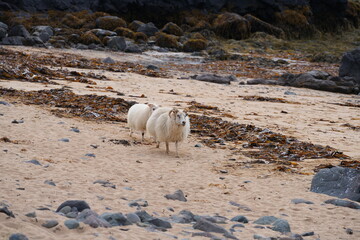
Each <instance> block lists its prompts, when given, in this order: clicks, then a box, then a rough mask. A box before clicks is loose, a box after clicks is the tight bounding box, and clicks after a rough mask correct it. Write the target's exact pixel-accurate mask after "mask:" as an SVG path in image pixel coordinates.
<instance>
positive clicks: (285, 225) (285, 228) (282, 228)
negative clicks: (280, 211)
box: [271, 219, 291, 233]
mask: <svg viewBox="0 0 360 240" xmlns="http://www.w3.org/2000/svg"><path fill="white" fill-rule="evenodd" d="M271 229H272V230H274V231H276V232H281V233H288V232H291V230H290V225H289V222H288V221H287V220H284V219H278V220H276V221H275V222H274V223H273V224H272V227H271Z"/></svg>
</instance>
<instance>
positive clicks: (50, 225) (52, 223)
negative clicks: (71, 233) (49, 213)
mask: <svg viewBox="0 0 360 240" xmlns="http://www.w3.org/2000/svg"><path fill="white" fill-rule="evenodd" d="M58 224H59V222H58V221H56V220H47V221H45V222H44V223H43V224H41V226H43V227H45V228H53V227H55V226H57V225H58Z"/></svg>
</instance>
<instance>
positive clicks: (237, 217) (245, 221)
mask: <svg viewBox="0 0 360 240" xmlns="http://www.w3.org/2000/svg"><path fill="white" fill-rule="evenodd" d="M230 221H232V222H242V223H248V222H249V220H248V219H247V218H246V217H245V216H243V215H239V216H236V217H233V218H232V219H231V220H230Z"/></svg>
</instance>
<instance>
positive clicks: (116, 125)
mask: <svg viewBox="0 0 360 240" xmlns="http://www.w3.org/2000/svg"><path fill="white" fill-rule="evenodd" d="M8 48H9V49H12V50H16V51H23V52H26V53H31V54H45V55H46V54H50V53H51V54H55V55H56V54H59V55H61V54H62V53H67V52H68V51H69V50H60V49H56V50H49V49H41V50H39V49H36V48H28V47H8ZM72 54H75V55H80V54H81V57H84V58H100V59H102V58H105V57H107V56H109V55H111V58H113V59H114V60H117V61H122V60H123V61H125V60H126V61H130V60H129V59H137V61H139V62H141V63H144V61H145V60H146V61H147V59H145V60H144V59H142V58H141V55H138V56H137V55H136V54H133V55H130V54H128V55H126V54H125V53H121V54H120V53H119V54H116V53H111V54H110V53H107V52H96V51H90V50H89V51H88V50H83V51H80V50H76V51H75V50H74V51H73V52H72ZM123 55H124V56H123ZM125 55H126V56H125ZM155 58H156V57H155ZM151 61H152V60H151V59H150V62H151ZM49 68H51V69H54V70H56V68H55V67H51V66H49ZM68 70H69V71H71V70H76V71H78V72H83V73H87V72H92V73H95V74H101V75H104V76H106V78H107V79H106V80H99V79H91V80H92V81H94V82H96V85H91V88H89V84H84V83H80V82H71V81H64V80H62V79H58V80H56V79H55V80H52V81H53V82H55V83H57V85H55V84H51V83H50V84H43V83H33V82H27V81H13V80H3V79H0V87H1V88H3V89H4V88H6V89H10V88H12V89H15V90H23V91H38V90H50V89H60V88H63V87H66V88H67V89H69V90H71V91H72V92H73V93H75V94H76V95H85V94H93V95H100V96H108V97H112V98H123V99H124V100H126V101H136V102H139V103H157V104H159V105H162V106H170V107H178V108H180V109H187V108H189V107H190V106H191V102H192V101H195V102H197V103H201V104H204V105H207V106H214V107H217V108H218V109H219V111H218V112H217V113H214V112H212V113H214V114H213V115H212V116H214V117H220V116H221V117H222V118H223V119H224V120H227V121H230V122H234V123H240V124H251V125H254V126H256V127H259V128H262V129H266V128H267V129H270V130H271V131H273V132H276V133H281V134H283V135H285V136H292V137H294V138H296V139H298V140H299V141H303V142H311V143H313V144H319V145H322V146H327V145H328V146H331V147H333V148H334V149H336V150H337V151H339V152H343V153H344V154H345V155H347V156H349V157H350V158H351V159H353V160H360V148H359V146H360V131H358V130H354V129H352V128H351V127H349V126H360V111H359V108H358V107H350V106H341V105H339V104H346V103H353V104H357V105H359V102H360V96H357V95H345V94H337V93H330V92H323V91H316V90H309V89H301V88H291V87H282V86H263V85H254V86H250V85H239V82H232V83H231V84H230V85H219V84H214V83H207V82H201V81H196V80H192V79H179V78H180V77H181V76H185V77H188V74H185V73H181V72H177V73H176V72H175V73H174V72H173V76H172V77H171V78H156V77H149V76H144V75H140V74H136V73H131V72H111V71H105V70H101V69H99V70H96V69H80V68H76V69H75V68H68ZM314 70H321V69H314ZM109 90H112V91H109ZM114 90H115V91H114ZM286 91H288V92H292V93H294V94H293V95H287V94H285V92H286ZM116 92H121V93H123V96H119V95H118V94H117V93H116ZM140 96H143V97H140ZM245 96H266V97H270V98H282V99H285V100H286V101H288V103H281V102H268V101H246V100H244V97H245ZM0 101H4V103H7V104H0V126H1V127H0V138H1V139H2V140H1V141H0V183H1V186H2V187H1V190H0V206H8V209H10V210H11V211H12V212H13V213H14V215H15V218H12V217H8V216H7V215H5V214H2V213H0V239H8V238H9V236H10V235H11V234H12V233H23V234H25V235H26V236H27V237H28V238H29V239H64V240H68V239H69V240H70V239H97V240H100V239H101V240H102V239H208V238H207V237H204V236H196V235H195V236H193V233H195V232H201V231H199V230H196V229H193V227H192V226H193V224H180V223H172V222H171V221H170V223H171V224H172V228H170V229H167V231H161V230H156V229H153V228H149V227H142V226H138V225H136V224H133V225H129V226H120V227H112V228H101V227H99V228H92V227H90V226H89V225H86V224H84V223H80V227H79V228H77V229H74V230H71V229H68V228H67V227H66V226H65V225H64V221H65V220H67V218H66V217H65V216H62V215H60V214H58V213H56V212H55V210H56V209H57V208H58V206H59V205H60V204H61V203H63V202H65V201H67V200H84V201H86V202H87V203H88V204H89V205H90V207H91V209H92V210H93V211H95V212H97V213H98V214H102V213H105V212H111V213H117V212H120V213H123V214H127V213H133V212H135V211H137V210H138V209H137V208H136V207H130V206H129V202H131V201H133V200H138V199H143V200H146V201H147V202H148V206H147V207H141V210H145V211H146V212H148V213H149V214H150V215H152V216H155V217H158V218H160V217H161V218H170V217H171V216H173V215H177V214H178V213H179V212H180V211H181V210H189V211H191V212H192V213H194V214H197V215H208V216H223V217H225V218H227V219H228V220H227V221H226V223H224V224H219V225H221V226H222V227H224V228H225V229H227V230H229V229H230V228H231V227H232V225H234V224H236V222H231V221H230V219H231V218H233V217H235V216H238V215H243V216H245V217H246V218H247V219H248V220H249V223H246V224H244V225H245V227H239V228H236V230H237V231H235V232H233V236H235V237H236V238H238V239H253V238H254V235H255V234H258V235H261V236H264V237H286V236H287V235H285V234H281V233H280V232H276V231H273V230H272V229H270V228H266V227H265V228H257V227H256V226H257V224H255V223H254V221H255V220H257V219H258V218H260V217H263V216H275V217H277V218H281V219H285V220H287V221H288V222H289V224H290V227H291V233H293V234H303V233H306V232H314V234H313V235H312V236H307V237H304V239H322V240H327V239H360V214H359V210H356V209H350V208H345V207H339V206H334V205H331V204H325V203H324V201H325V200H328V199H332V198H333V197H331V196H327V195H323V194H317V193H313V192H310V190H309V189H310V186H311V180H312V178H313V176H314V174H315V172H314V169H315V167H316V166H318V165H320V164H333V165H338V164H339V163H340V162H341V159H338V158H337V159H336V158H333V159H324V158H320V159H304V160H303V161H299V162H297V163H296V165H293V166H291V168H292V169H294V170H295V171H294V172H282V171H278V170H277V164H276V163H270V164H260V163H254V159H252V158H250V157H247V156H245V155H243V154H242V151H245V149H244V148H242V147H241V146H242V145H241V144H239V145H238V146H237V147H238V148H239V151H233V150H231V146H232V144H233V143H230V142H229V143H228V142H226V143H225V145H217V147H215V148H210V147H208V146H206V145H205V144H204V143H203V142H202V139H203V138H201V137H200V136H199V135H197V134H196V133H192V134H191V135H190V137H189V138H188V139H187V140H186V141H185V142H183V143H182V144H180V147H179V155H180V158H175V146H174V144H170V154H169V155H166V153H165V146H164V144H163V145H162V146H160V148H159V149H157V148H156V144H155V143H153V141H152V140H151V139H150V138H149V137H148V136H147V135H146V136H145V137H146V140H145V142H141V141H140V140H141V135H140V133H136V134H135V135H134V136H133V138H130V136H129V129H128V128H127V125H126V123H125V122H111V121H88V120H85V119H83V118H80V117H70V118H69V117H60V116H59V115H56V114H53V112H52V110H54V109H55V108H56V107H53V106H49V105H46V104H43V105H33V104H25V103H24V101H23V100H22V99H21V98H17V97H11V96H1V95H0ZM193 113H194V114H195V112H193ZM210 113H211V112H210ZM224 114H225V115H224ZM226 114H227V115H226ZM117 116H118V117H122V118H125V117H126V115H125V113H121V112H119V113H118V115H117ZM226 116H228V117H226ZM229 116H233V117H232V118H230V117H229ZM94 118H96V117H94ZM14 120H16V122H19V123H14ZM190 121H191V119H190ZM74 129H77V130H78V131H77V130H76V131H74ZM64 139H67V141H65V140H64ZM120 140H126V141H120ZM124 142H128V143H130V145H129V146H128V145H126V144H122V143H124ZM195 145H197V146H198V147H195ZM30 160H38V162H39V163H40V164H41V165H35V164H31V163H28V162H27V161H30ZM97 180H104V181H108V182H110V183H111V184H113V185H115V188H113V187H104V186H102V185H101V184H97V183H95V184H94V182H95V181H97ZM45 181H52V182H53V183H54V185H56V186H53V185H49V184H46V183H45ZM179 189H180V190H182V191H183V192H184V194H185V196H186V198H187V202H181V201H174V200H168V199H166V198H165V197H164V195H166V194H169V193H174V192H175V191H176V190H179ZM296 198H301V199H305V200H308V201H311V202H313V204H304V203H302V204H294V203H292V200H293V199H296ZM231 203H237V204H238V205H237V206H235V205H234V204H231ZM41 208H47V209H48V210H39V209H41ZM30 212H35V213H36V217H34V218H31V217H27V216H25V214H28V213H30ZM50 219H52V220H57V221H58V223H59V224H58V225H57V226H55V227H53V228H50V229H48V228H45V227H43V226H42V224H43V223H44V222H46V221H47V220H50ZM346 229H352V231H353V233H352V234H348V233H347V231H346ZM214 235H215V236H218V237H219V238H220V239H221V238H226V237H224V236H223V235H222V234H217V233H214Z"/></svg>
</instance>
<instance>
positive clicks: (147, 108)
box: [127, 103, 158, 141]
mask: <svg viewBox="0 0 360 240" xmlns="http://www.w3.org/2000/svg"><path fill="white" fill-rule="evenodd" d="M157 108H158V106H157V105H155V104H140V103H138V104H134V105H132V106H131V108H130V109H129V111H128V115H127V123H128V126H129V128H130V137H131V136H132V134H133V132H134V131H141V136H142V138H141V140H142V141H144V135H145V131H146V123H147V121H148V119H149V117H150V116H151V114H152V113H153V111H154V110H156V109H157Z"/></svg>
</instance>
